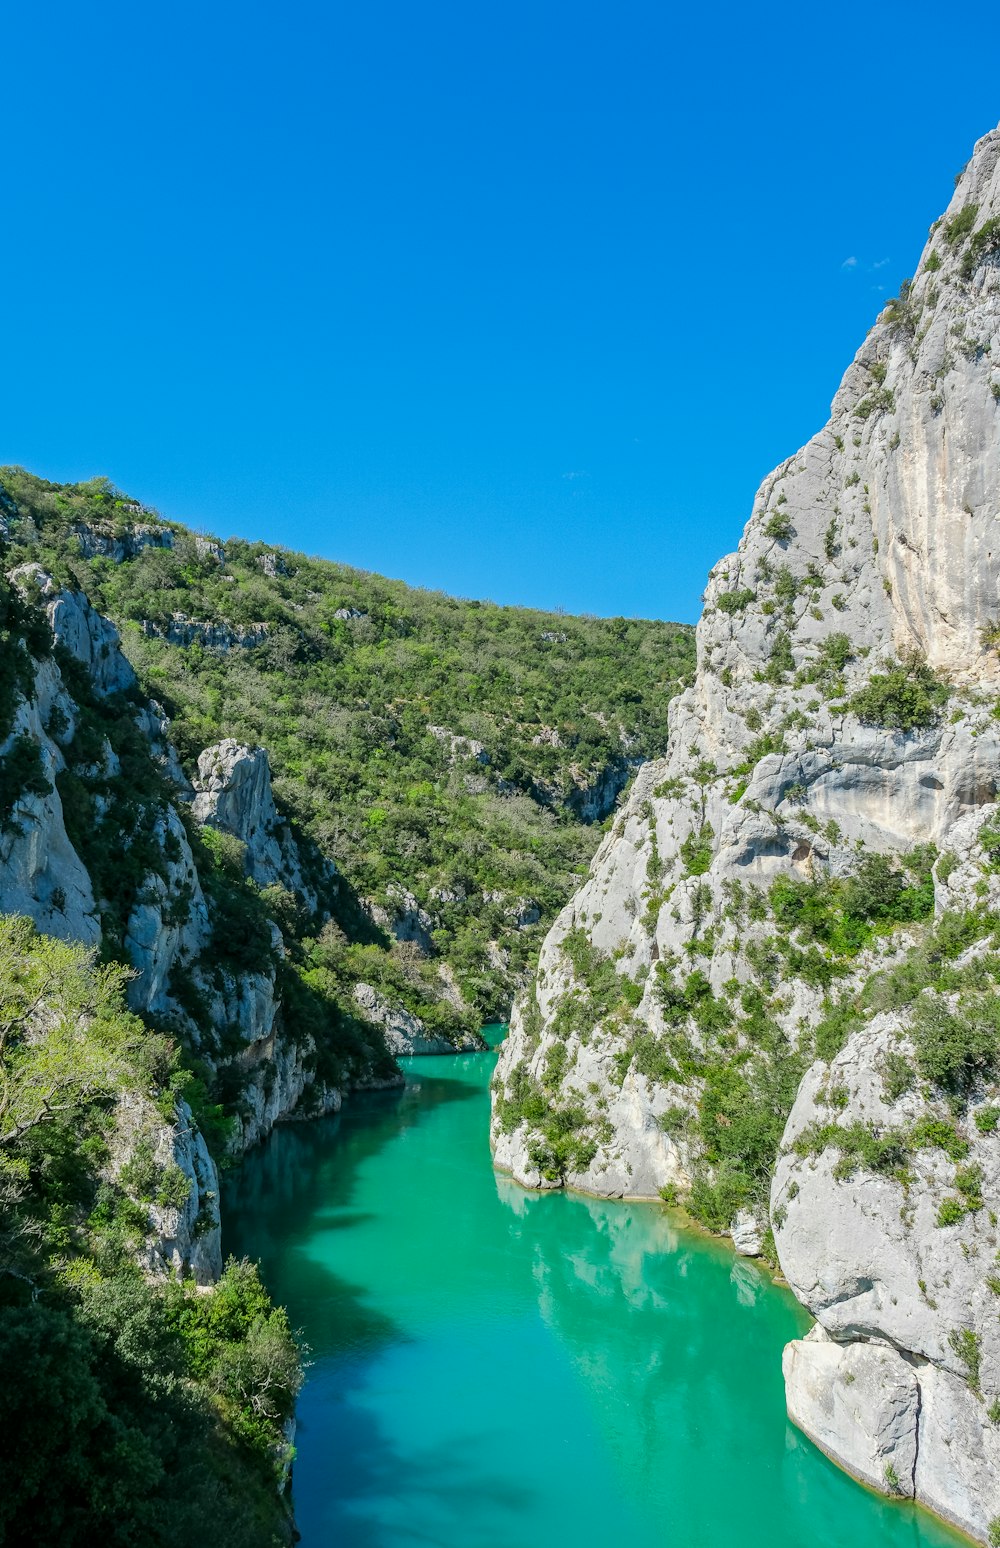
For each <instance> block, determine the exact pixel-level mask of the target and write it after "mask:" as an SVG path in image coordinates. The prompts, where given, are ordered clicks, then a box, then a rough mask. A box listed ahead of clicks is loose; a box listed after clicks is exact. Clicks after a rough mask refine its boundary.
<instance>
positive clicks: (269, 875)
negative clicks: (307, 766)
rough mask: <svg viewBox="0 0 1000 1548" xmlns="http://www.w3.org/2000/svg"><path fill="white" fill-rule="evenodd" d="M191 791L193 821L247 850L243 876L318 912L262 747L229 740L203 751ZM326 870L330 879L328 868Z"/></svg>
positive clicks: (315, 899)
mask: <svg viewBox="0 0 1000 1548" xmlns="http://www.w3.org/2000/svg"><path fill="white" fill-rule="evenodd" d="M194 791H195V795H194V801H193V803H192V811H193V813H194V817H195V820H196V821H197V822H200V823H204V824H207V825H208V826H209V827H213V828H219V829H220V830H221V831H222V832H224V833H231V834H232V835H233V837H234V838H238V839H239V840H240V843H241V844H243V845H244V846H245V848H246V869H247V875H248V876H250V877H252V878H253V880H254V881H255V882H256V883H257V885H258V886H260V887H272V886H280V887H284V888H286V889H287V891H289V892H294V893H296V894H297V895H298V896H299V897H300V898H301V899H302V901H303V902H304V903H305V905H306V907H307V908H308V909H309V910H310V912H312V911H314V910H315V909H316V907H317V898H316V894H315V892H314V891H313V890H312V889H311V888H310V887H308V886H307V885H306V882H305V880H304V877H303V874H302V860H301V856H300V854H299V849H298V845H297V844H296V842H295V839H294V837H293V835H292V831H291V828H290V827H289V825H288V822H287V821H286V819H285V818H283V817H281V816H279V814H278V810H277V807H276V806H275V804H274V796H273V794H272V790H271V768H270V765H269V763H268V761H267V753H266V752H265V751H264V749H263V748H262V747H245V746H243V745H242V743H240V742H237V741H235V740H234V739H233V738H232V737H227V738H226V739H225V740H224V741H221V742H216V743H215V744H214V746H212V747H206V748H205V751H204V752H203V753H202V754H201V756H200V757H199V759H198V772H197V774H196V775H195V779H194ZM329 870H330V874H331V875H332V867H329Z"/></svg>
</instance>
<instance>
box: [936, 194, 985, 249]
mask: <svg viewBox="0 0 1000 1548" xmlns="http://www.w3.org/2000/svg"><path fill="white" fill-rule="evenodd" d="M978 214H979V205H978V204H966V205H964V206H963V208H962V209H960V210H959V212H958V214H957V215H955V216H953V217H952V219H951V220H949V222H948V224H947V225H946V226H945V228H944V239H945V241H946V242H947V243H948V245H949V247H954V246H955V245H956V244H957V243H961V242H964V241H965V239H966V237H967V236H968V235H969V234H970V232H971V231H972V228H973V226H974V225H975V224H976V216H977V215H978Z"/></svg>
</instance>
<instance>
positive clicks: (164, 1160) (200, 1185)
mask: <svg viewBox="0 0 1000 1548" xmlns="http://www.w3.org/2000/svg"><path fill="white" fill-rule="evenodd" d="M140 1144H144V1145H145V1146H146V1147H148V1152H147V1153H151V1154H152V1158H153V1161H154V1162H155V1164H156V1167H157V1169H158V1171H159V1174H160V1179H161V1182H168V1183H169V1184H170V1190H169V1192H170V1194H171V1195H172V1197H171V1198H170V1201H169V1202H165V1201H163V1200H159V1199H157V1200H154V1201H153V1202H152V1203H149V1202H148V1201H147V1200H144V1201H143V1202H145V1203H146V1204H147V1207H148V1210H149V1230H150V1234H149V1236H148V1238H147V1240H146V1242H145V1245H144V1247H143V1251H142V1257H141V1261H142V1266H143V1268H144V1269H145V1270H146V1271H147V1273H149V1274H152V1275H154V1276H155V1277H157V1278H165V1277H166V1276H167V1275H168V1274H171V1273H172V1274H177V1275H179V1276H180V1277H182V1278H190V1279H194V1280H195V1281H196V1283H197V1284H199V1285H209V1284H214V1282H215V1280H217V1279H218V1277H219V1275H220V1274H221V1273H222V1239H221V1228H220V1221H219V1176H218V1172H217V1171H216V1167H215V1162H214V1161H213V1160H212V1158H211V1156H210V1155H209V1153H208V1148H207V1146H206V1144H205V1141H204V1139H203V1138H202V1136H201V1134H200V1133H199V1131H198V1128H197V1126H196V1125H195V1123H194V1120H193V1119H192V1116H191V1109H190V1108H189V1107H188V1105H187V1103H186V1102H179V1103H178V1105H177V1114H176V1117H175V1119H174V1122H173V1123H170V1124H168V1123H164V1121H163V1119H162V1117H161V1116H160V1114H159V1113H158V1112H157V1111H156V1109H155V1108H153V1107H151V1105H150V1104H149V1103H148V1102H146V1101H145V1100H143V1099H142V1098H141V1097H139V1096H137V1095H136V1094H135V1093H134V1092H125V1093H123V1095H122V1096H121V1098H120V1099H119V1102H118V1106H117V1108H116V1111H115V1127H114V1133H113V1135H112V1140H111V1152H112V1162H111V1166H110V1174H111V1176H112V1177H113V1178H115V1180H117V1181H118V1182H122V1181H123V1179H122V1175H121V1174H122V1170H123V1168H125V1167H127V1165H128V1163H129V1162H130V1161H131V1160H132V1159H133V1158H134V1157H135V1154H136V1151H137V1149H138V1147H139V1146H140ZM171 1174H173V1175H171Z"/></svg>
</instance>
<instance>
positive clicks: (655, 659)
mask: <svg viewBox="0 0 1000 1548" xmlns="http://www.w3.org/2000/svg"><path fill="white" fill-rule="evenodd" d="M0 493H2V494H3V499H4V500H5V502H6V505H5V507H4V508H5V509H6V511H7V516H6V524H7V529H8V536H9V540H10V542H11V545H12V556H13V558H16V559H18V560H20V561H22V562H30V561H36V562H41V563H42V564H43V565H44V566H45V568H46V569H47V570H48V572H49V573H51V574H53V575H55V576H56V577H57V578H58V580H59V582H60V584H61V585H70V586H78V587H80V588H81V589H82V590H83V591H84V592H85V593H87V594H88V595H89V596H90V598H91V600H92V601H93V603H94V604H95V605H96V606H97V607H98V608H99V609H100V610H101V611H103V612H104V613H106V614H107V615H108V616H109V617H110V618H112V619H113V620H114V621H115V623H116V624H117V625H118V626H119V628H120V630H121V632H122V638H123V644H124V648H125V651H126V654H127V655H128V657H129V659H130V660H131V661H132V663H133V664H134V666H135V668H136V670H137V672H138V674H139V677H140V680H141V682H142V683H143V686H144V687H145V689H146V691H147V692H152V693H153V694H155V696H156V697H157V698H158V699H159V700H161V701H162V702H163V703H164V704H165V706H166V707H167V709H168V711H169V713H170V716H171V719H172V722H173V731H172V735H173V737H174V739H175V740H176V742H177V745H178V747H179V749H180V752H181V755H182V758H183V760H184V764H185V768H186V769H187V772H188V774H189V776H190V777H191V778H194V775H195V769H196V764H197V760H198V758H199V756H200V755H201V753H202V751H203V749H204V748H205V747H206V745H207V744H209V743H213V744H214V743H217V742H220V741H222V740H224V739H229V738H232V739H234V740H236V741H237V742H239V743H241V744H244V745H248V746H256V745H262V746H264V747H266V748H267V750H268V754H269V757H270V761H271V767H272V769H273V771H274V775H275V789H276V794H277V796H278V801H279V805H280V806H281V808H282V810H283V812H284V813H285V814H286V815H287V816H290V817H292V818H293V819H294V820H295V821H296V822H297V824H298V825H299V828H300V830H301V831H303V832H305V833H307V834H308V835H309V837H310V838H311V839H312V840H313V841H314V842H315V843H316V844H317V845H318V847H319V849H320V850H321V851H322V852H323V854H324V855H326V856H328V857H329V858H330V859H331V860H332V861H334V862H335V863H336V865H337V866H338V867H339V869H340V872H341V874H342V876H343V877H345V878H347V879H348V880H349V882H350V884H351V886H352V887H353V888H354V889H356V891H357V892H358V894H359V897H360V898H361V900H362V901H363V904H364V908H365V910H366V911H367V914H368V918H369V922H372V921H374V924H375V926H376V931H375V932H372V931H370V930H369V936H368V938H369V939H371V940H374V939H376V938H378V932H382V933H383V934H384V935H388V937H390V938H393V937H395V938H398V939H399V940H400V941H401V942H402V943H404V944H405V945H407V947H408V948H409V950H408V954H404V957H405V956H406V955H408V956H409V958H410V959H411V965H412V959H414V958H417V959H419V960H420V961H422V962H423V963H424V964H425V965H426V964H432V965H434V967H435V974H434V975H428V980H429V981H430V979H431V978H432V977H434V976H436V977H437V992H438V995H439V997H440V996H443V997H444V1001H445V1003H446V1004H448V1003H451V1004H452V1005H456V1004H459V1003H462V1004H464V1006H465V1007H466V1008H467V1009H468V1011H469V1024H470V1025H476V1024H477V1018H478V1021H480V1022H481V1021H482V1020H485V1019H488V1018H489V1017H492V1016H495V1015H502V1016H506V1014H507V1012H508V1010H509V1007H510V1003H511V999H512V997H513V993H514V991H515V989H516V988H517V987H518V986H519V985H521V984H522V983H523V982H525V981H526V979H527V976H528V974H529V972H530V971H531V970H532V969H533V966H534V961H535V957H536V954H537V949H538V945H539V943H540V940H541V937H542V934H543V933H544V929H545V927H546V926H547V925H548V924H549V923H550V922H551V920H552V919H553V918H554V917H555V915H556V913H557V912H558V910H559V908H561V907H562V905H563V904H564V903H565V901H566V900H567V898H568V897H569V896H570V895H571V893H572V891H573V889H574V888H575V887H576V886H577V885H578V883H579V881H580V879H581V877H582V875H583V874H584V873H585V871H586V867H587V864H588V862H589V860H590V858H591V856H592V854H593V852H594V849H595V848H596V846H597V843H598V841H599V837H600V834H599V831H598V829H597V827H596V826H595V825H596V824H597V823H599V822H601V821H602V820H603V819H604V818H605V817H606V816H607V815H608V813H609V812H610V811H611V810H612V809H613V807H614V804H615V801H616V798H617V797H618V795H619V793H620V792H621V790H622V789H623V787H624V786H625V784H626V783H627V781H628V779H629V778H630V777H631V775H632V773H633V772H634V770H635V768H636V767H637V766H638V765H639V764H640V763H641V762H642V761H643V759H645V758H648V757H651V756H654V755H655V754H657V753H660V752H662V751H663V748H664V746H665V745H666V718H667V711H666V706H667V702H668V700H669V698H670V696H671V695H672V693H673V692H674V691H675V689H676V687H677V684H678V679H679V678H680V677H681V676H682V675H683V674H685V673H686V672H689V671H690V670H691V669H692V668H693V664H694V639H693V631H692V630H690V629H687V628H682V627H679V626H677V625H671V624H661V623H647V622H642V621H638V620H626V619H596V618H589V619H588V618H572V617H566V616H563V615H561V614H547V613H541V612H537V611H533V610H530V609H525V608H510V607H497V606H495V605H493V604H491V603H487V602H483V603H480V602H473V601H461V600H457V599H455V598H450V597H446V596H443V595H441V594H440V593H430V592H422V591H416V590H414V589H412V588H410V587H407V586H405V585H403V584H402V583H400V582H398V581H390V580H386V579H383V578H382V577H380V576H377V575H371V574H365V573H362V572H359V571H356V570H351V569H348V568H346V567H345V566H342V565H336V564H332V563H329V562H326V561H323V560H315V559H308V558H306V557H305V556H304V555H302V554H293V553H289V552H287V551H286V550H281V549H276V548H271V547H268V546H267V545H265V544H263V543H254V544H250V543H245V542H240V541H230V542H226V543H225V544H221V543H219V542H217V541H216V540H214V539H206V538H202V537H198V536H196V535H195V534H193V533H191V532H189V531H187V530H186V529H185V528H183V527H182V526H180V525H179V524H177V523H165V522H158V521H157V520H156V518H155V517H154V516H153V515H152V514H151V513H149V512H145V511H144V510H143V508H142V507H140V506H138V505H136V504H135V502H130V501H128V500H126V499H125V497H124V496H120V495H118V494H117V493H116V492H115V491H114V490H113V489H111V487H110V486H109V485H108V484H107V483H106V481H102V480H95V481H92V482H91V483H89V484H81V485H53V484H48V483H46V482H45V481H44V480H41V479H37V478H34V477H33V476H32V475H30V474H26V473H24V472H23V470H19V469H4V470H2V471H0ZM348 933H349V934H351V935H352V936H358V935H359V934H360V936H361V937H362V938H365V937H364V931H363V929H361V928H360V922H359V921H357V920H356V921H355V922H354V926H352V927H349V929H348ZM382 943H383V944H385V942H384V940H383V942H382ZM438 969H439V970H440V972H439V973H438V972H437V970H438ZM414 971H415V968H414ZM374 987H378V986H377V985H376V986H374ZM459 993H460V994H461V997H462V999H461V1002H460V1001H459Z"/></svg>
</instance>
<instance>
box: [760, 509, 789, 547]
mask: <svg viewBox="0 0 1000 1548" xmlns="http://www.w3.org/2000/svg"><path fill="white" fill-rule="evenodd" d="M794 531H795V528H794V527H793V526H792V518H791V517H790V516H789V515H787V514H786V513H785V512H784V511H781V510H777V511H772V512H771V514H770V516H769V517H768V518H767V521H766V522H765V523H764V532H765V534H766V536H767V537H769V538H773V539H774V541H775V542H776V543H787V542H788V540H789V538H790V537H792V535H793V534H794Z"/></svg>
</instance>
